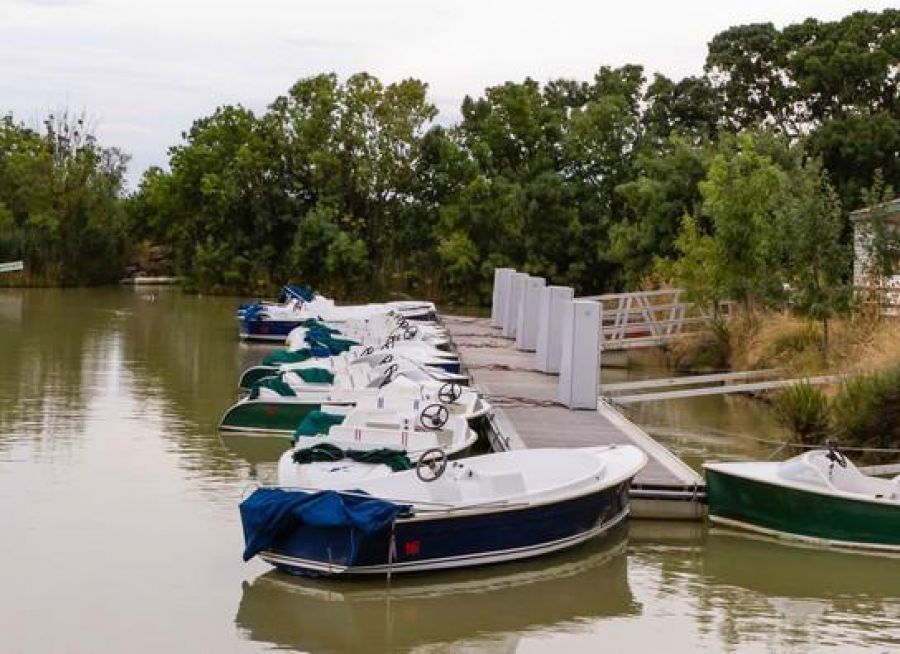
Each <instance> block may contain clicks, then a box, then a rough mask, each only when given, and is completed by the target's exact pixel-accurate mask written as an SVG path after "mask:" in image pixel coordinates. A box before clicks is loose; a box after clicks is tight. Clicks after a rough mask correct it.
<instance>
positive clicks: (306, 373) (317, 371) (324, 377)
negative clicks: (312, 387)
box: [291, 368, 334, 384]
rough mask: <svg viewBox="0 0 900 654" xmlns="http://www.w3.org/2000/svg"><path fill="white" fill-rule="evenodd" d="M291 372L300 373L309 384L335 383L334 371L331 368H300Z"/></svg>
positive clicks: (301, 377)
mask: <svg viewBox="0 0 900 654" xmlns="http://www.w3.org/2000/svg"><path fill="white" fill-rule="evenodd" d="M291 372H293V373H294V374H296V375H298V376H299V377H300V379H302V380H303V381H305V382H306V383H307V384H333V383H334V373H333V372H331V371H330V370H325V368H299V369H297V370H292V371H291Z"/></svg>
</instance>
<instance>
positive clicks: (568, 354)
mask: <svg viewBox="0 0 900 654" xmlns="http://www.w3.org/2000/svg"><path fill="white" fill-rule="evenodd" d="M563 307H564V308H563V315H562V359H561V361H560V369H559V401H560V402H562V403H563V404H565V405H566V406H568V407H569V408H570V409H593V410H596V409H597V395H598V393H599V388H598V387H599V379H600V324H601V322H600V320H601V316H600V314H601V308H600V304H599V303H598V302H591V301H586V302H585V301H574V302H567V303H565V304H564V305H563Z"/></svg>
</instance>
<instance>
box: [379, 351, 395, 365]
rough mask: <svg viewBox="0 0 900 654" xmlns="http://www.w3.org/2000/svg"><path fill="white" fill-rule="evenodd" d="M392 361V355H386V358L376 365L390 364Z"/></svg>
mask: <svg viewBox="0 0 900 654" xmlns="http://www.w3.org/2000/svg"><path fill="white" fill-rule="evenodd" d="M393 360H394V355H393V354H388V355H387V356H386V357H384V358H383V359H382V360H381V361H380V362H379V364H378V365H383V364H385V363H390V362H391V361H393Z"/></svg>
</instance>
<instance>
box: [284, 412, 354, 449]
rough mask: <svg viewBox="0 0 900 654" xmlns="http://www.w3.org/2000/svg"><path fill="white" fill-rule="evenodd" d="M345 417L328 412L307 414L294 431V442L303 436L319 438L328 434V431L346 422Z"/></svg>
mask: <svg viewBox="0 0 900 654" xmlns="http://www.w3.org/2000/svg"><path fill="white" fill-rule="evenodd" d="M344 418H346V416H343V415H341V414H339V413H328V412H327V411H310V412H309V413H307V414H306V416H305V417H304V418H303V420H301V421H300V425H299V426H298V427H297V429H296V430H294V437H293V440H294V441H295V442H296V440H297V439H298V438H299V437H301V436H319V435H322V434H327V433H328V430H329V429H331V427H332V426H334V425H339V424H341V423H342V422H344Z"/></svg>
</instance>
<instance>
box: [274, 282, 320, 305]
mask: <svg viewBox="0 0 900 654" xmlns="http://www.w3.org/2000/svg"><path fill="white" fill-rule="evenodd" d="M281 296H282V297H284V298H288V297H291V298H294V299H296V300H300V301H302V302H312V301H313V298H314V297H315V293H314V292H313V290H312V289H309V288H306V287H305V286H297V285H296V284H285V285H284V287H283V288H282V289H281Z"/></svg>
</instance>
